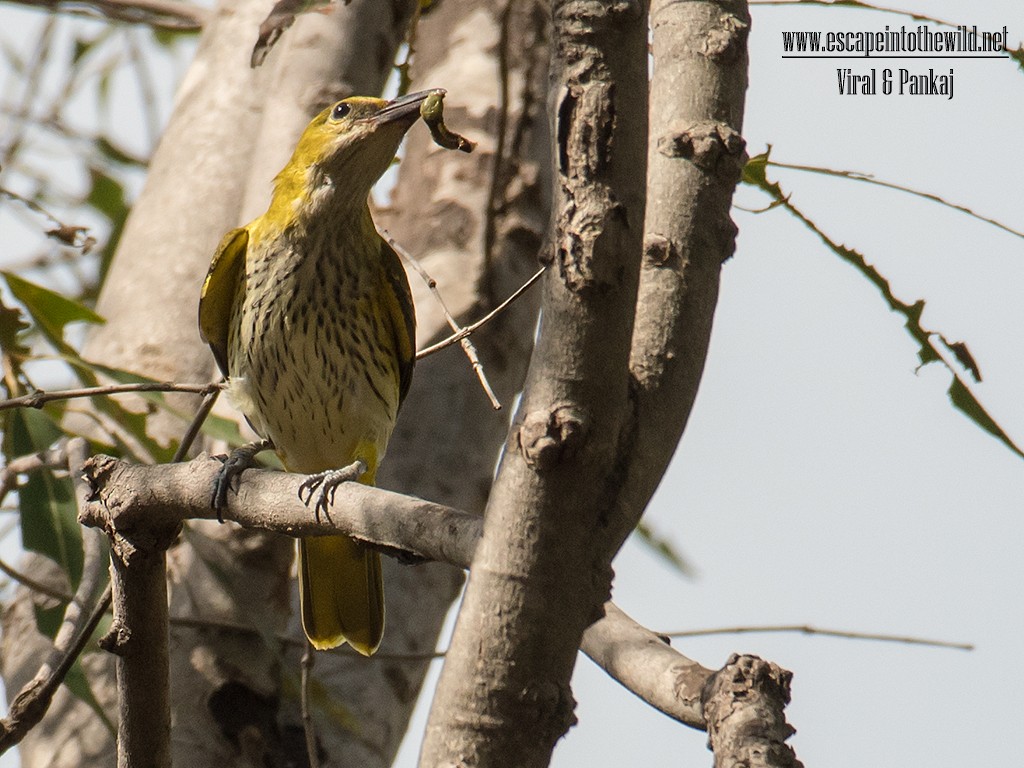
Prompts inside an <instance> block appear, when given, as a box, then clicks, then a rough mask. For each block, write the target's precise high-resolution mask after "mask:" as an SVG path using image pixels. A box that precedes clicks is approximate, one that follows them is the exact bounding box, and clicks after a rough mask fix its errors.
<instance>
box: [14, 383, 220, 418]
mask: <svg viewBox="0 0 1024 768" xmlns="http://www.w3.org/2000/svg"><path fill="white" fill-rule="evenodd" d="M223 388H224V385H223V384H220V383H213V384H175V383H174V382H170V381H163V382H158V381H153V382H141V383H137V384H110V385H108V386H103V387H82V388H81V389H62V390H58V391H54V392H46V391H44V390H41V389H39V390H36V391H35V392H32V393H31V394H28V395H22V396H21V397H14V398H11V399H10V400H0V411H5V410H8V409H10V408H42V407H43V406H44V405H45V404H46V403H49V402H52V401H54V400H71V399H74V398H79V397H101V396H104V395H118V394H122V393H125V392H186V393H188V394H193V395H209V394H210V393H212V392H217V391H220V390H221V389H223Z"/></svg>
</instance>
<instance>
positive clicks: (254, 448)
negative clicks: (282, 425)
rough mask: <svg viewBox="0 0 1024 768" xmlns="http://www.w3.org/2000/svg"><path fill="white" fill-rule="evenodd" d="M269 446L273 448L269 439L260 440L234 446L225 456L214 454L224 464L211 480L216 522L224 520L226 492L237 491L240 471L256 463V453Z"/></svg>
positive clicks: (240, 477)
mask: <svg viewBox="0 0 1024 768" xmlns="http://www.w3.org/2000/svg"><path fill="white" fill-rule="evenodd" d="M270 448H273V445H272V444H271V443H270V441H269V440H260V441H259V442H256V443H246V444H245V445H243V446H241V447H239V448H235V449H234V450H233V451H231V453H229V454H227V455H226V456H225V455H223V454H221V455H219V456H214V458H215V459H217V460H218V461H219V462H221V464H223V465H224V466H222V467H221V468H220V472H218V473H217V478H216V479H215V480H214V481H213V498H212V499H210V506H211V507H213V509H214V510H215V511H216V512H217V522H219V523H223V522H224V510H225V509H227V507H228V492H229V491H234V492H235V493H238V488H239V484H240V483H241V482H242V473H243V472H245V470H247V469H250V468H252V467H253V466H255V465H256V454H257V453H260V452H261V451H266V450H269V449H270Z"/></svg>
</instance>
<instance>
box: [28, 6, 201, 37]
mask: <svg viewBox="0 0 1024 768" xmlns="http://www.w3.org/2000/svg"><path fill="white" fill-rule="evenodd" d="M13 1H14V2H15V3H17V4H19V5H27V6H29V7H32V8H46V9H48V10H50V11H55V12H57V13H71V14H74V15H84V16H90V17H92V18H95V16H96V14H99V15H101V16H104V17H106V18H108V19H114V20H115V21H127V22H131V23H133V24H146V25H147V26H150V27H154V28H155V29H170V30H175V31H179V32H190V31H195V30H198V29H200V28H201V27H202V26H203V24H204V23H205V22H206V20H207V18H208V16H209V11H208V10H207V9H206V8H200V7H198V6H195V5H192V4H191V3H182V2H177V0H68V1H66V2H65V0H13ZM83 8H84V9H88V10H89V11H92V13H88V12H85V13H83Z"/></svg>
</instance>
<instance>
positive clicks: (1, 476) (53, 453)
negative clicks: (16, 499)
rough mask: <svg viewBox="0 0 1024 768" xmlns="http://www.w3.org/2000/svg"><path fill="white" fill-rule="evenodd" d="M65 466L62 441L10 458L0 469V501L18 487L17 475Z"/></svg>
mask: <svg viewBox="0 0 1024 768" xmlns="http://www.w3.org/2000/svg"><path fill="white" fill-rule="evenodd" d="M67 466H68V457H67V453H66V452H65V450H64V445H63V443H59V444H58V445H56V446H54V447H53V448H48V449H47V450H45V451H38V452H37V453H30V454H28V455H27V456H19V457H18V458H16V459H11V460H10V461H9V462H7V466H6V467H4V468H3V469H0V503H3V501H4V499H6V498H7V494H8V493H10V492H11V491H13V490H14V489H15V488H17V487H18V475H26V474H28V473H30V472H37V471H39V470H40V469H67Z"/></svg>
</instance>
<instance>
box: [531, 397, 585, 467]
mask: <svg viewBox="0 0 1024 768" xmlns="http://www.w3.org/2000/svg"><path fill="white" fill-rule="evenodd" d="M583 432H584V429H583V417H582V415H581V414H580V413H579V412H578V411H577V410H576V409H575V408H573V407H572V406H568V405H563V406H558V407H557V408H555V409H553V410H551V411H532V412H531V413H528V414H526V418H525V419H524V420H523V425H522V426H521V427H520V428H519V434H518V439H519V449H520V450H521V451H522V453H523V457H524V458H525V459H526V463H527V464H528V465H529V466H530V468H531V469H535V470H537V471H538V472H544V471H546V470H549V469H552V468H553V467H555V466H557V465H558V464H560V463H561V462H563V461H565V460H567V459H569V458H571V457H572V456H573V455H574V454H575V453H576V450H577V449H578V448H579V445H580V442H581V441H582V439H583Z"/></svg>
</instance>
